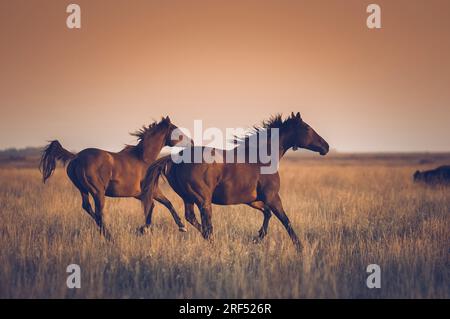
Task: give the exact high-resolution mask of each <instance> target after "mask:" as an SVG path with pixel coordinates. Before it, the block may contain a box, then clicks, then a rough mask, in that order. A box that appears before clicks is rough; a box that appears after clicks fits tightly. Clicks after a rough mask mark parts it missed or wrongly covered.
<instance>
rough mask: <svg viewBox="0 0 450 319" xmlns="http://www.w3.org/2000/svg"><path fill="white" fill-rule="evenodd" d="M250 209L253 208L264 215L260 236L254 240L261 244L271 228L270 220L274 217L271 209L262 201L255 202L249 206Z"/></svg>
mask: <svg viewBox="0 0 450 319" xmlns="http://www.w3.org/2000/svg"><path fill="white" fill-rule="evenodd" d="M248 205H249V206H250V207H253V208H255V209H257V210H259V211H261V212H262V213H263V214H264V220H263V224H262V226H261V228H260V230H259V232H258V236H257V237H255V239H254V240H253V241H254V242H256V243H258V242H260V241H261V240H262V239H263V238H264V237H265V236H266V235H267V231H268V227H269V220H270V217H272V213H271V211H270V208H269V207H268V206H267V205H265V204H264V203H263V202H262V201H254V202H251V203H249V204H248Z"/></svg>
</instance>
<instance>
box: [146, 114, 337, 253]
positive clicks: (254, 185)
mask: <svg viewBox="0 0 450 319" xmlns="http://www.w3.org/2000/svg"><path fill="white" fill-rule="evenodd" d="M273 129H277V132H278V149H277V151H278V158H277V160H280V159H281V158H282V157H283V155H284V154H285V153H286V152H287V151H288V150H289V149H290V148H293V149H294V150H297V148H299V147H300V148H304V149H307V150H311V151H314V152H318V153H320V155H326V154H327V153H328V151H329V145H328V143H327V142H326V141H325V140H324V139H323V138H322V137H321V136H320V135H319V134H317V133H316V132H315V131H314V129H313V128H312V127H311V126H309V125H308V124H307V123H305V122H304V121H303V120H302V118H301V116H300V113H299V112H298V113H297V114H296V115H294V113H292V114H291V116H290V117H288V118H287V119H285V120H283V119H282V116H281V115H280V114H278V115H276V116H274V117H272V118H271V119H270V120H269V121H265V122H263V124H262V126H259V127H254V130H253V131H252V132H251V133H249V134H247V135H246V136H244V137H243V138H241V139H239V140H238V143H237V146H236V147H235V148H234V149H232V150H220V149H212V150H208V149H206V148H204V147H200V146H192V147H191V148H188V149H184V150H183V151H182V152H186V151H188V150H190V151H191V153H195V149H196V148H199V147H200V148H201V150H202V151H205V150H206V151H208V152H212V153H214V154H215V155H216V157H215V158H216V159H217V158H219V160H214V161H213V162H210V161H208V162H206V161H205V160H204V159H203V160H202V161H200V162H199V163H195V161H190V162H187V161H181V162H174V161H173V159H172V155H168V156H165V157H162V158H160V159H158V160H156V161H155V162H154V163H153V164H152V165H150V167H149V168H148V170H147V173H146V176H145V179H144V182H143V185H144V186H143V187H144V189H143V193H144V207H145V206H146V205H148V203H151V202H152V200H153V196H154V195H155V194H157V193H156V191H157V188H158V180H159V178H160V176H161V175H162V176H163V177H165V178H166V179H167V181H168V182H169V184H170V186H171V187H172V188H173V190H174V191H175V192H176V193H177V194H178V195H179V196H180V197H181V198H182V199H183V201H184V206H185V218H186V220H187V221H188V222H189V223H190V224H192V226H194V227H195V228H196V229H197V230H198V231H199V232H200V233H201V234H202V236H203V237H204V238H205V239H210V238H211V236H212V234H213V225H212V222H211V218H212V204H217V205H235V204H246V205H248V206H250V207H252V208H255V209H257V210H259V211H261V212H262V213H263V215H264V220H263V224H262V226H261V228H260V230H259V232H258V236H257V237H256V238H255V241H257V242H260V241H261V240H262V239H263V238H264V237H265V236H266V235H267V232H268V226H269V220H270V218H271V216H272V212H273V214H274V215H275V216H276V217H277V218H278V219H279V220H280V222H281V223H282V224H283V226H284V228H285V229H286V231H287V233H288V235H289V236H290V238H291V240H292V242H293V243H294V246H295V247H296V248H297V250H298V251H301V250H302V245H301V242H300V240H299V239H298V236H297V234H296V233H295V231H294V229H293V228H292V225H291V222H290V221H289V218H288V216H287V215H286V213H285V211H284V208H283V204H282V201H281V198H280V195H279V191H280V176H279V173H278V171H277V170H276V171H275V173H270V174H262V173H261V168H262V167H263V166H265V165H266V164H263V162H262V160H261V158H260V157H258V159H257V160H256V161H253V162H251V161H249V158H250V157H249V153H250V151H251V150H250V147H251V145H250V146H249V145H248V144H249V142H250V141H251V140H252V138H255V137H256V138H257V139H258V140H262V138H261V135H262V134H263V133H265V134H267V136H271V134H272V133H271V132H272V130H273ZM259 144H261V143H259ZM259 144H258V145H257V148H258V149H259V148H261V147H266V146H267V147H268V148H269V149H270V147H271V142H269V143H267V145H266V146H260V145H259ZM240 147H244V151H245V152H244V153H245V161H244V162H242V161H241V162H236V161H234V162H232V163H229V161H223V159H224V158H227V156H229V155H230V154H227V152H233V153H232V154H231V155H232V158H234V159H236V156H237V154H239V148H240ZM180 154H181V153H180ZM258 154H260V153H259V152H258ZM217 155H219V156H218V157H217ZM228 158H229V157H228ZM194 204H195V205H196V206H197V207H198V209H199V210H200V216H201V224H200V223H199V222H198V221H197V219H196V218H195V215H194Z"/></svg>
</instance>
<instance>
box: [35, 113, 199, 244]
mask: <svg viewBox="0 0 450 319" xmlns="http://www.w3.org/2000/svg"><path fill="white" fill-rule="evenodd" d="M177 129H178V128H177V127H176V126H175V125H173V124H172V123H171V122H170V119H169V117H166V118H163V119H162V120H161V121H160V122H159V123H157V122H155V123H153V124H151V125H149V126H148V127H144V128H142V129H141V130H140V131H138V132H136V133H133V134H132V135H134V136H136V137H137V138H138V141H139V142H138V144H137V145H135V146H130V145H127V146H126V147H125V148H124V149H123V150H122V151H120V152H118V153H113V152H107V151H104V150H100V149H96V148H87V149H84V150H82V151H81V152H79V153H78V154H73V153H71V152H69V151H67V150H65V149H64V148H63V147H62V146H61V144H60V143H59V142H58V141H56V140H55V141H52V142H51V143H50V144H49V145H48V146H47V147H46V148H45V150H44V152H43V154H42V158H41V163H40V170H41V171H42V175H43V181H44V183H45V181H46V180H47V179H48V178H49V177H50V176H51V175H52V173H53V171H54V170H55V167H56V162H57V160H59V161H61V162H62V163H64V164H66V163H67V162H69V164H68V166H67V175H68V176H69V178H70V180H71V181H72V183H73V184H74V185H75V186H76V187H77V188H78V190H79V191H80V193H81V199H82V207H83V209H84V210H85V211H86V212H87V213H88V214H89V216H91V217H92V218H93V219H94V221H95V223H96V224H97V226H98V227H99V229H100V231H101V233H102V234H103V235H104V236H105V237H106V238H107V239H111V236H110V234H109V232H108V230H107V229H106V227H105V219H107V218H105V217H106V216H105V212H104V211H103V208H104V205H105V196H109V197H134V198H136V199H138V200H141V199H142V196H141V193H142V192H141V183H142V181H143V179H144V176H145V173H146V171H147V169H148V167H149V166H150V164H151V163H153V162H154V161H155V159H156V158H157V156H158V154H159V153H160V151H161V149H162V148H163V147H164V146H175V145H177V144H179V143H182V142H183V143H186V142H187V143H192V141H191V140H190V139H189V138H188V137H187V136H186V135H184V134H182V133H181V132H179V131H178V133H177V134H178V136H179V140H177V141H173V140H172V132H173V131H174V130H177ZM179 145H181V144H179ZM155 193H156V195H155V196H154V198H155V199H156V200H157V201H158V202H160V203H161V204H163V205H164V206H166V207H167V208H168V209H169V211H170V213H171V214H172V217H173V219H174V220H175V222H176V224H177V225H178V227H179V229H180V231H186V228H185V226H184V224H183V222H182V221H181V220H180V218H179V216H178V214H177V212H176V211H175V209H174V207H173V206H172V204H171V203H170V201H169V200H168V199H167V198H166V197H165V196H164V195H163V194H162V193H161V192H160V190H159V189H156V190H155ZM89 194H91V195H92V197H93V199H94V203H95V212H94V210H93V209H92V207H91V204H90V202H89ZM147 207H148V209H147V210H146V211H145V216H146V224H145V226H143V227H142V228H141V231H142V232H144V231H145V230H146V229H147V228H148V227H149V225H150V224H151V218H152V212H153V208H154V204H153V202H152V203H151V204H149V205H147Z"/></svg>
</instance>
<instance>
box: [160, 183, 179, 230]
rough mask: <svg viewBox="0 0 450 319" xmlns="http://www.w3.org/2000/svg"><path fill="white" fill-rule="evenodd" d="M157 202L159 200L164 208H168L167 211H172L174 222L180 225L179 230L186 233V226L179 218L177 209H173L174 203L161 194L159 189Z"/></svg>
mask: <svg viewBox="0 0 450 319" xmlns="http://www.w3.org/2000/svg"><path fill="white" fill-rule="evenodd" d="M154 198H155V200H157V201H158V202H160V203H161V204H163V205H164V206H166V207H167V209H168V210H169V211H170V213H171V214H172V217H173V220H174V221H175V223H176V224H177V225H178V229H179V231H181V232H186V231H187V230H186V226H185V225H184V224H183V222H182V221H181V219H180V217H179V216H178V213H177V211H176V210H175V208H174V207H173V205H172V203H171V202H170V201H169V200H168V199H167V197H166V196H164V194H163V193H161V191H160V190H159V188H158V189H157V190H156V194H155V197H154Z"/></svg>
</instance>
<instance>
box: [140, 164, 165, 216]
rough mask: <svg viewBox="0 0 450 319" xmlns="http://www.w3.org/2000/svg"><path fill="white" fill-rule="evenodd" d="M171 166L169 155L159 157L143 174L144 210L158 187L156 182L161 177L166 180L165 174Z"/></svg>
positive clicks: (151, 200)
mask: <svg viewBox="0 0 450 319" xmlns="http://www.w3.org/2000/svg"><path fill="white" fill-rule="evenodd" d="M171 166H172V158H171V156H170V155H167V156H164V157H161V158H160V159H157V160H156V161H155V162H153V163H152V165H150V167H149V168H148V169H147V173H146V174H145V178H144V182H143V186H142V194H143V203H144V207H145V209H147V208H148V207H149V205H151V203H152V202H153V195H154V191H155V189H156V188H157V187H158V181H159V178H160V176H161V175H163V177H166V178H167V174H168V173H169V170H170V168H171Z"/></svg>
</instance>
